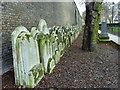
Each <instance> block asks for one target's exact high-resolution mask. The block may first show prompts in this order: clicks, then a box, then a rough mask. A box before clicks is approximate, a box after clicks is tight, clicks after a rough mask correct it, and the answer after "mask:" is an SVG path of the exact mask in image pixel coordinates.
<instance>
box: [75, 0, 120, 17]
mask: <svg viewBox="0 0 120 90" xmlns="http://www.w3.org/2000/svg"><path fill="white" fill-rule="evenodd" d="M74 1H75V3H76V5H77V7H78V10H79V12H80V15H82V12H84V11H85V4H81V2H83V1H85V0H74ZM119 1H120V0H104V2H114V3H115V4H116V3H118V2H119Z"/></svg>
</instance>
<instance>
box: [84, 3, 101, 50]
mask: <svg viewBox="0 0 120 90" xmlns="http://www.w3.org/2000/svg"><path fill="white" fill-rule="evenodd" d="M85 4H86V19H85V28H84V35H83V44H82V50H85V51H93V50H94V47H95V44H96V43H97V38H98V29H99V21H100V12H101V2H86V3H85Z"/></svg>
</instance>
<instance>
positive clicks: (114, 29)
mask: <svg viewBox="0 0 120 90" xmlns="http://www.w3.org/2000/svg"><path fill="white" fill-rule="evenodd" d="M108 31H113V32H120V28H113V29H112V28H111V29H108Z"/></svg>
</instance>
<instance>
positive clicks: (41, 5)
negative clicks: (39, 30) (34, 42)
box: [0, 2, 80, 74]
mask: <svg viewBox="0 0 120 90" xmlns="http://www.w3.org/2000/svg"><path fill="white" fill-rule="evenodd" d="M0 8H1V9H2V49H1V48H0V49H1V50H2V54H1V55H0V57H2V60H0V63H2V69H0V71H1V70H2V73H5V72H7V71H8V70H9V69H10V68H12V67H13V61H12V60H13V59H12V47H11V45H12V44H11V32H12V31H14V29H15V28H16V27H17V26H20V25H22V26H25V27H26V28H27V29H28V30H30V29H31V27H33V26H37V24H38V22H39V20H40V19H45V20H46V22H47V24H48V27H51V26H54V25H75V8H76V6H75V4H74V3H73V2H64V3H62V2H18V3H16V2H14V3H12V2H9V3H6V2H3V3H1V7H0ZM77 14H78V12H77ZM77 18H78V19H79V18H80V16H79V14H78V16H77ZM77 21H78V22H79V20H77ZM2 73H0V74H2Z"/></svg>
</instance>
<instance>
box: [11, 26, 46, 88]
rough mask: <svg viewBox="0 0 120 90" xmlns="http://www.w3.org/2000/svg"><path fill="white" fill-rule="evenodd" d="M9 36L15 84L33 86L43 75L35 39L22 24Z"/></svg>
mask: <svg viewBox="0 0 120 90" xmlns="http://www.w3.org/2000/svg"><path fill="white" fill-rule="evenodd" d="M11 37H12V52H13V64H14V76H15V84H16V85H24V86H26V87H28V88H33V87H35V86H36V85H37V84H38V82H39V81H40V80H41V79H42V77H43V76H44V69H43V65H42V64H41V63H40V56H39V51H38V44H37V41H36V40H35V39H33V37H32V35H31V33H30V32H29V31H28V30H27V29H26V28H25V27H23V26H19V27H17V28H16V29H15V30H14V31H13V32H12V35H11Z"/></svg>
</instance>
